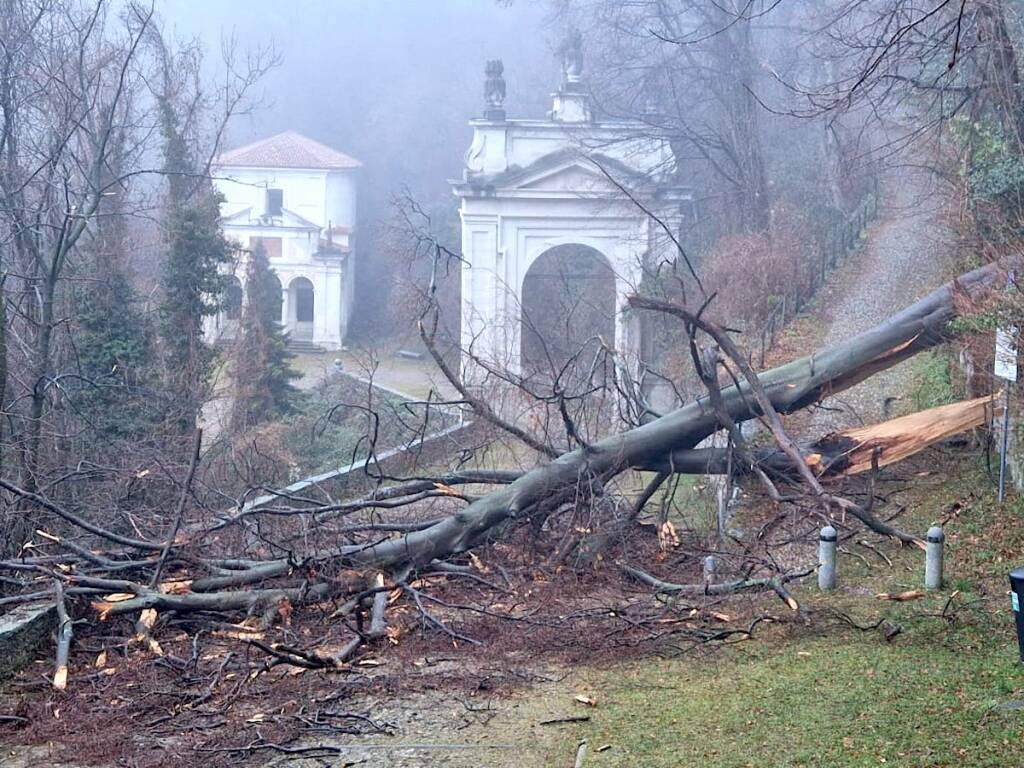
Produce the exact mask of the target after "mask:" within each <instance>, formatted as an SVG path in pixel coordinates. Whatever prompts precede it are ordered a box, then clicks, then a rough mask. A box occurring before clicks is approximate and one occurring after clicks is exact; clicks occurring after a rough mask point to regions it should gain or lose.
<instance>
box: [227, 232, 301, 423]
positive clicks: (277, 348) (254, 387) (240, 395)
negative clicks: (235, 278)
mask: <svg viewBox="0 0 1024 768" xmlns="http://www.w3.org/2000/svg"><path fill="white" fill-rule="evenodd" d="M245 297H246V298H245V305H244V307H243V309H242V317H241V321H240V323H239V328H238V335H237V337H236V340H235V350H234V366H233V377H234V402H233V404H232V409H231V430H232V432H235V433H236V434H237V433H239V432H243V431H245V430H246V429H248V428H250V427H253V426H255V425H256V424H259V423H260V422H262V421H267V420H270V419H273V418H275V417H278V416H281V415H283V414H285V413H288V412H289V411H290V410H291V409H292V405H293V403H294V400H295V396H296V395H297V393H298V391H297V390H296V389H295V386H294V385H293V383H292V382H294V381H295V380H296V379H297V378H299V376H300V374H299V373H297V372H296V371H295V370H294V369H292V368H291V365H290V363H291V359H292V355H291V354H290V353H289V352H288V345H287V338H286V335H285V333H284V329H283V328H282V326H281V322H280V320H281V284H280V283H279V282H278V281H277V278H276V277H275V275H274V271H273V270H272V269H271V267H270V260H269V259H268V258H267V252H266V249H265V248H264V247H263V244H262V243H257V245H256V247H255V248H253V250H252V252H251V253H250V256H249V260H248V264H247V266H246V274H245Z"/></svg>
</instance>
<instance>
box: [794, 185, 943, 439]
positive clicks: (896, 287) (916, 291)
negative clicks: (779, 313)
mask: <svg viewBox="0 0 1024 768" xmlns="http://www.w3.org/2000/svg"><path fill="white" fill-rule="evenodd" d="M947 201H948V195H947V194H945V193H944V191H943V189H942V188H941V185H940V183H938V182H936V181H935V179H934V178H933V177H932V175H931V174H930V173H929V172H928V171H926V170H923V169H916V168H906V169H898V170H897V171H895V172H894V173H893V178H892V179H891V180H890V181H889V183H887V184H886V185H885V191H884V193H883V198H882V208H881V211H882V214H881V216H882V218H881V219H880V220H879V221H876V223H875V224H874V225H873V226H872V227H871V228H870V230H869V232H868V240H867V242H866V243H865V244H864V246H863V247H862V248H861V250H859V251H858V252H857V253H855V254H853V255H852V256H850V257H849V260H848V261H847V262H846V263H845V264H844V265H843V266H842V267H841V269H840V271H839V273H837V275H836V276H835V278H834V279H833V280H830V281H829V284H828V286H827V287H826V288H825V290H824V292H823V293H822V294H821V296H820V297H819V299H818V306H819V307H821V312H822V314H823V315H824V316H825V317H826V318H827V321H828V322H829V323H830V325H829V329H828V332H827V334H826V336H825V340H824V342H823V343H822V345H821V346H822V347H829V346H832V345H833V344H836V343H838V342H840V341H844V340H845V339H849V338H851V337H853V336H856V335H857V334H858V333H861V332H863V331H866V330H868V329H869V328H872V327H873V326H875V325H877V324H878V323H880V322H882V321H883V320H885V319H886V318H887V317H889V316H890V315H892V314H894V313H895V312H897V311H898V310H900V309H902V308H903V307H905V306H907V305H908V304H912V303H913V302H914V301H916V300H918V299H920V298H922V297H923V296H925V295H927V294H928V293H930V292H931V291H933V290H934V289H935V288H937V287H938V286H939V285H941V284H942V282H943V281H944V279H945V272H946V266H947V264H948V258H949V254H950V252H951V249H950V243H951V232H950V230H949V227H948V224H947V223H946V218H945V214H946V210H945V208H944V206H945V205H946V204H947ZM913 370H914V361H913V359H911V360H907V361H904V362H903V363H900V364H899V365H897V366H895V367H894V368H891V369H889V370H888V371H885V372H883V373H880V374H877V375H875V376H872V377H871V378H870V379H868V380H867V381H865V382H863V383H862V384H859V385H857V386H856V387H853V388H852V389H849V390H847V391H845V392H843V393H841V394H839V395H838V396H836V397H831V398H828V399H826V400H825V402H824V403H823V406H824V407H823V408H821V409H818V410H817V411H816V412H815V413H814V415H813V417H812V419H811V425H812V426H811V434H812V435H821V434H823V433H825V432H828V431H830V430H834V429H842V428H845V427H853V426H859V425H861V424H871V423H874V422H877V421H880V420H882V419H884V418H885V416H886V410H888V413H889V415H890V416H891V415H895V414H899V413H902V412H904V411H906V410H908V409H909V403H907V402H906V398H907V397H908V396H909V393H910V390H911V387H912V385H913ZM891 398H897V399H895V400H892V399H891ZM887 400H888V409H887V405H886V403H887Z"/></svg>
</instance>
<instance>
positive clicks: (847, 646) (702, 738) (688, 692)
mask: <svg viewBox="0 0 1024 768" xmlns="http://www.w3.org/2000/svg"><path fill="white" fill-rule="evenodd" d="M943 460H944V461H947V462H948V464H949V466H950V467H951V468H954V469H956V470H957V475H956V476H955V477H947V476H946V475H944V474H942V473H940V472H934V473H929V474H924V475H923V476H919V477H914V483H912V486H911V490H908V491H904V492H902V493H901V495H900V502H901V503H903V504H905V505H906V506H907V512H906V514H905V515H904V516H903V517H902V518H901V519H900V523H901V525H904V526H905V527H907V528H911V529H913V530H917V529H920V530H921V531H922V532H923V531H924V530H925V529H926V528H927V526H928V524H930V523H931V522H933V521H934V520H935V519H937V518H941V517H950V518H951V519H950V520H949V521H948V522H947V525H946V531H947V537H948V539H949V545H948V549H947V558H948V567H947V582H948V585H949V586H948V588H947V589H946V590H944V591H942V592H941V593H938V594H935V595H929V596H928V597H926V598H924V599H920V600H914V601H909V602H905V603H895V602H888V601H882V600H878V599H876V598H875V597H874V594H875V593H876V592H881V591H887V592H899V591H903V590H907V589H913V588H916V587H919V586H920V581H921V578H922V574H921V571H922V568H923V566H922V562H923V555H922V554H921V553H920V552H918V551H916V550H911V549H909V548H908V549H902V550H900V549H898V548H896V547H894V546H892V545H883V548H884V551H885V552H886V554H888V556H889V557H890V558H892V560H893V564H894V565H893V567H892V568H889V567H888V566H885V565H883V564H882V563H881V561H880V559H878V558H877V557H876V556H874V555H873V553H871V552H869V551H868V550H866V549H863V550H861V549H860V548H858V547H857V546H856V545H855V544H852V543H851V544H849V547H850V548H851V549H857V550H858V551H860V552H861V554H862V555H864V559H863V560H861V559H860V558H856V557H853V556H846V557H841V560H840V567H841V577H842V584H841V589H840V590H839V591H838V592H836V593H835V594H833V595H828V596H824V595H821V594H818V593H817V591H816V590H815V589H813V587H811V586H806V587H805V588H804V589H803V590H800V591H798V592H797V597H798V599H799V600H800V601H801V603H803V604H804V605H805V607H806V608H807V609H808V610H809V611H810V612H811V614H812V615H813V620H812V621H811V623H810V624H809V625H808V626H804V625H803V624H802V623H799V622H798V623H796V624H790V625H788V626H783V625H775V626H774V627H770V628H769V629H767V630H766V631H764V632H760V633H758V636H757V637H756V638H755V639H754V640H752V641H747V642H742V643H737V644H735V645H732V646H731V647H728V648H725V649H722V650H720V651H717V652H712V653H709V654H701V655H699V656H697V655H689V656H683V657H679V658H675V659H664V660H663V659H650V660H646V661H642V662H631V663H628V664H621V665H617V666H614V667H612V668H611V669H607V670H596V669H582V670H577V671H576V672H575V673H574V674H573V676H572V677H571V679H570V680H567V681H566V683H567V684H569V685H572V686H574V687H575V688H576V689H578V690H580V691H582V692H585V693H587V694H588V695H590V696H592V697H593V698H595V699H597V700H598V706H597V707H594V708H592V709H589V710H587V712H586V714H588V715H590V718H591V719H590V721H589V722H587V723H582V724H578V725H572V726H558V728H559V732H558V733H557V734H552V735H550V736H548V735H547V734H542V735H541V738H550V739H551V741H550V742H549V743H547V744H545V747H546V748H545V749H544V753H545V755H546V758H545V759H546V763H545V764H546V765H549V766H560V765H571V764H572V761H571V759H569V761H568V762H567V759H566V758H567V756H569V755H572V754H574V753H575V748H576V744H577V742H578V740H579V739H581V738H585V739H586V740H587V742H588V745H589V750H590V752H589V755H588V756H587V758H586V761H585V763H584V765H585V766H587V768H590V767H591V766H595V767H596V766H644V767H645V768H646V767H648V766H649V767H650V768H657V767H658V766H666V767H667V766H673V767H674V766H691V765H692V766H702V767H706V768H719V767H721V768H724V767H725V766H757V767H758V768H765V767H768V766H822V767H824V766H828V767H829V768H833V767H837V766H875V765H897V766H1002V767H1007V766H1021V765H1024V739H1022V738H1021V737H1022V735H1024V709H1015V708H1013V706H1014V705H1013V702H1015V701H1017V700H1024V667H1022V666H1021V665H1019V664H1018V663H1017V646H1016V636H1015V634H1014V629H1013V614H1012V612H1011V608H1010V600H1009V597H1008V596H1007V594H1006V592H1007V588H1008V587H1007V582H1006V573H1007V571H1008V570H1009V569H1010V568H1011V567H1012V565H1011V563H1012V564H1013V565H1016V564H1019V563H1021V562H1024V507H1022V506H1021V505H1019V504H1011V505H1007V506H1006V507H1004V508H1003V509H1002V510H1000V509H998V507H997V505H996V504H995V502H994V500H993V494H992V492H991V488H990V483H989V482H988V480H987V479H986V478H985V475H984V472H983V471H982V470H981V468H980V467H978V466H977V465H976V464H975V459H974V458H973V457H971V458H967V457H964V459H963V460H962V461H958V460H957V459H956V457H953V460H952V461H949V457H945V458H944V459H943ZM926 466H927V465H926ZM918 469H920V468H918ZM956 590H959V592H958V594H956V595H955V596H954V597H953V598H952V600H950V597H951V595H952V594H953V592H954V591H956ZM947 601H949V602H948V606H947ZM944 609H946V616H945V617H943V616H942V612H943V610H944ZM770 610H773V611H776V612H779V613H781V612H782V611H781V609H775V608H772V609H770ZM836 613H842V614H844V615H846V616H848V617H850V618H852V619H853V620H854V621H855V622H856V623H858V624H861V625H866V624H871V623H874V622H875V621H877V620H878V619H880V618H886V619H888V620H889V621H891V622H894V623H898V624H899V625H900V627H901V629H902V631H901V632H900V634H898V635H897V636H896V637H895V638H893V639H892V640H890V641H887V640H886V639H885V638H884V637H883V635H882V632H881V631H879V630H871V631H860V630H857V629H853V628H851V627H850V626H848V625H847V624H845V623H844V622H842V621H840V620H838V619H836V618H835V614H836ZM830 616H831V617H832V618H829V617H830ZM1022 706H1024V705H1022ZM604 745H609V748H608V749H606V750H603V751H597V750H598V748H599V747H601V746H604Z"/></svg>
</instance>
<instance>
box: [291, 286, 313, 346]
mask: <svg viewBox="0 0 1024 768" xmlns="http://www.w3.org/2000/svg"><path fill="white" fill-rule="evenodd" d="M288 289H289V291H290V293H291V295H290V296H289V297H288V298H289V304H291V306H292V322H293V325H292V337H293V338H295V339H312V338H313V321H314V319H315V317H316V301H315V296H314V292H313V283H311V282H310V281H309V280H308V279H306V278H305V277H296V278H295V279H294V280H292V282H291V285H290V286H289V287H288Z"/></svg>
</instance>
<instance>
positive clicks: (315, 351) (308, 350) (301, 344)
mask: <svg viewBox="0 0 1024 768" xmlns="http://www.w3.org/2000/svg"><path fill="white" fill-rule="evenodd" d="M288 351H289V352H292V353H295V354H303V355H322V354H323V353H324V352H326V351H327V350H326V349H324V348H323V347H321V346H320V345H319V344H314V343H313V342H312V341H307V340H306V339H288Z"/></svg>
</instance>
